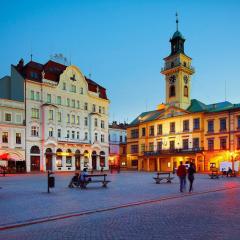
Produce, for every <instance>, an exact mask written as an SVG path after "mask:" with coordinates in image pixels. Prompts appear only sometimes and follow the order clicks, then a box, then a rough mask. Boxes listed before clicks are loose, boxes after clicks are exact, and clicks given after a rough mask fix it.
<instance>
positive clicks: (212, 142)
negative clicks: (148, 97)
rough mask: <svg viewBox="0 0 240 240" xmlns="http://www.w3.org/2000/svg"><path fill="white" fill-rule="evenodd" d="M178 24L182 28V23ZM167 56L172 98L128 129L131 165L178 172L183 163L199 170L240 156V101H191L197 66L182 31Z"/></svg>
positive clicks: (165, 69)
mask: <svg viewBox="0 0 240 240" xmlns="http://www.w3.org/2000/svg"><path fill="white" fill-rule="evenodd" d="M177 28H178V27H177ZM170 42H171V53H170V55H169V56H168V57H166V58H164V61H165V65H164V67H163V68H162V70H161V73H162V74H163V75H164V76H165V82H166V91H165V93H166V99H165V104H161V105H159V106H158V107H157V109H156V110H153V111H149V112H143V113H141V114H140V115H139V116H138V117H137V118H136V119H134V120H133V121H132V122H131V123H130V125H129V126H128V128H127V139H128V140H127V167H128V168H130V169H137V170H145V171H173V170H174V169H175V168H177V166H178V165H179V163H180V161H183V163H184V164H189V163H190V162H194V163H195V165H196V168H197V171H200V172H203V171H209V170H210V168H211V167H217V168H219V167H220V163H221V162H223V161H231V162H233V161H237V160H238V159H240V151H239V150H240V104H232V103H230V102H227V101H225V102H220V103H215V104H209V105H206V104H204V103H202V102H200V101H198V100H196V99H191V96H190V93H191V91H190V90H191V76H192V74H194V72H195V71H194V68H193V67H192V66H191V58H190V57H189V56H187V55H186V54H185V52H184V42H185V39H184V37H183V36H182V34H181V33H180V32H179V31H178V29H177V31H176V32H175V33H174V35H173V37H172V38H171V39H170Z"/></svg>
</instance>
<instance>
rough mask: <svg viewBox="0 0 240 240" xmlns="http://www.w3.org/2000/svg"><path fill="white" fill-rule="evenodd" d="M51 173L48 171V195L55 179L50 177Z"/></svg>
mask: <svg viewBox="0 0 240 240" xmlns="http://www.w3.org/2000/svg"><path fill="white" fill-rule="evenodd" d="M52 174H53V172H50V171H48V179H47V180H48V193H50V188H54V187H55V178H54V177H53V176H51V175H52Z"/></svg>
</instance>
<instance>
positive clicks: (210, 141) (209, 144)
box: [208, 139, 214, 151]
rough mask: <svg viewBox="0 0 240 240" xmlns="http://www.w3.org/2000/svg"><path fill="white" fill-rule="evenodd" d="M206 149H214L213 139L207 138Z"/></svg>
mask: <svg viewBox="0 0 240 240" xmlns="http://www.w3.org/2000/svg"><path fill="white" fill-rule="evenodd" d="M208 150H210V151H212V150H214V139H208Z"/></svg>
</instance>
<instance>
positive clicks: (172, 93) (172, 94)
mask: <svg viewBox="0 0 240 240" xmlns="http://www.w3.org/2000/svg"><path fill="white" fill-rule="evenodd" d="M175 95H176V93H175V86H174V85H172V86H170V88H169V97H175Z"/></svg>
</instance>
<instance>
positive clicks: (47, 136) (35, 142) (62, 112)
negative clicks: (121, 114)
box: [0, 60, 109, 172]
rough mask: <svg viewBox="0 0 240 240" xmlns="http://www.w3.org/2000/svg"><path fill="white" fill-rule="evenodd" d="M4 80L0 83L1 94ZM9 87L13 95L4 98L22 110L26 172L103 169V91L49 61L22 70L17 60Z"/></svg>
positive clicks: (105, 142) (72, 68) (68, 68)
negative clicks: (12, 101)
mask: <svg viewBox="0 0 240 240" xmlns="http://www.w3.org/2000/svg"><path fill="white" fill-rule="evenodd" d="M5 79H6V78H3V80H4V81H0V83H2V85H3V86H5V88H7V87H6V85H5V84H4V83H5ZM9 81H10V82H11V84H9V86H10V88H14V89H11V90H10V91H9V96H8V97H9V98H15V100H18V101H23V102H24V104H25V106H24V109H25V113H26V118H25V122H26V137H25V138H26V151H25V155H26V170H27V171H28V172H29V171H46V170H53V171H72V170H80V169H82V168H83V167H88V168H89V169H93V170H94V169H96V170H99V169H101V167H103V168H105V169H108V149H109V144H108V107H109V100H108V98H107V95H106V89H105V88H103V87H102V86H100V85H99V84H97V83H96V82H94V81H92V80H91V79H88V78H87V77H85V76H84V75H83V74H82V72H81V71H80V69H79V68H78V67H76V66H73V65H71V66H65V65H63V64H60V63H57V62H54V61H48V62H47V63H46V64H40V63H37V62H34V61H30V62H29V63H27V64H25V65H24V62H23V60H20V61H19V63H18V65H16V66H13V65H12V67H11V77H9ZM15 83H16V86H15ZM11 92H13V94H11ZM14 92H16V94H14ZM1 94H4V93H1Z"/></svg>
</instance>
